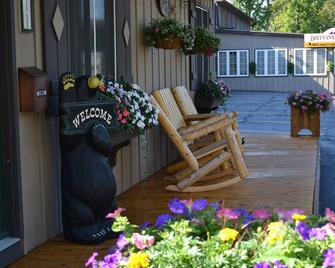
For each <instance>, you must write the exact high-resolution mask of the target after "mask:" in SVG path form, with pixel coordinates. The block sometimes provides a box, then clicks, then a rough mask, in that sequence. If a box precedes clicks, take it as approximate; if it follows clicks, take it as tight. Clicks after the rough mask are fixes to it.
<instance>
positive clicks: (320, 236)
mask: <svg viewBox="0 0 335 268" xmlns="http://www.w3.org/2000/svg"><path fill="white" fill-rule="evenodd" d="M309 237H310V238H314V239H315V240H326V237H327V231H326V230H325V229H322V228H312V229H311V231H310V232H309Z"/></svg>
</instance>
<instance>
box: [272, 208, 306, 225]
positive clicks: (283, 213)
mask: <svg viewBox="0 0 335 268" xmlns="http://www.w3.org/2000/svg"><path fill="white" fill-rule="evenodd" d="M274 212H276V213H277V215H278V218H279V219H280V220H284V221H289V222H292V221H293V220H292V216H293V215H294V214H305V212H304V211H303V210H302V209H299V208H293V209H282V208H276V209H274Z"/></svg>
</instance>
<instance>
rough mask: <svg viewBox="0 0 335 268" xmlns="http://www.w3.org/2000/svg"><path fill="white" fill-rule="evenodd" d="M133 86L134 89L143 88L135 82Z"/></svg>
mask: <svg viewBox="0 0 335 268" xmlns="http://www.w3.org/2000/svg"><path fill="white" fill-rule="evenodd" d="M132 86H133V88H134V89H137V90H141V88H140V87H139V86H138V85H137V84H135V83H134V84H132Z"/></svg>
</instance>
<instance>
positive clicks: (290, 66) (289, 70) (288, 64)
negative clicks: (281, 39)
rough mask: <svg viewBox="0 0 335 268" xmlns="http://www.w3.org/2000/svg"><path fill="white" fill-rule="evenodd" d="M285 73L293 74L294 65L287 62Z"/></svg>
mask: <svg viewBox="0 0 335 268" xmlns="http://www.w3.org/2000/svg"><path fill="white" fill-rule="evenodd" d="M287 72H288V73H289V74H293V73H294V63H293V62H291V61H287Z"/></svg>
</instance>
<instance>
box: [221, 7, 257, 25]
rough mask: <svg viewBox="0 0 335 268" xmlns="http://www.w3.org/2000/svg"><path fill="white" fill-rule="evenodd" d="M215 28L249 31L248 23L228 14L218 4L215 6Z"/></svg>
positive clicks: (232, 14) (227, 11)
mask: <svg viewBox="0 0 335 268" xmlns="http://www.w3.org/2000/svg"><path fill="white" fill-rule="evenodd" d="M216 8H217V11H216V12H217V13H216V14H217V28H228V29H234V30H245V31H246V30H250V23H249V22H247V21H246V20H244V19H242V18H241V17H239V16H237V15H236V14H234V13H232V12H230V11H229V10H227V9H226V8H224V7H222V6H221V5H220V4H218V5H217V7H216Z"/></svg>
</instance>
